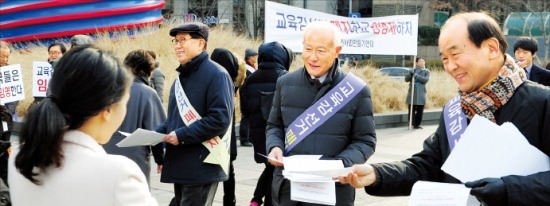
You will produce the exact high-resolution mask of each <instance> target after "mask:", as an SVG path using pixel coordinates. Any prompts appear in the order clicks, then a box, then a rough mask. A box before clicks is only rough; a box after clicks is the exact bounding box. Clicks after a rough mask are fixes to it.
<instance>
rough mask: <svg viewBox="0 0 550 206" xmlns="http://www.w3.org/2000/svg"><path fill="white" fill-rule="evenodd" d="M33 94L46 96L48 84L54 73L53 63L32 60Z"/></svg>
mask: <svg viewBox="0 0 550 206" xmlns="http://www.w3.org/2000/svg"><path fill="white" fill-rule="evenodd" d="M32 70H33V74H32V96H34V97H46V92H47V91H48V84H49V82H50V79H51V78H52V75H53V68H52V65H51V64H50V63H48V62H42V61H33V62H32Z"/></svg>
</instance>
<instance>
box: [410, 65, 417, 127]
mask: <svg viewBox="0 0 550 206" xmlns="http://www.w3.org/2000/svg"><path fill="white" fill-rule="evenodd" d="M414 60H415V61H414V62H413V68H412V69H413V75H412V78H411V84H410V85H411V101H410V102H411V104H410V106H409V111H410V112H409V114H410V117H409V130H411V129H412V119H413V116H414V115H413V114H414V112H413V105H414V101H413V100H414V81H415V78H414V70H415V69H416V55H414Z"/></svg>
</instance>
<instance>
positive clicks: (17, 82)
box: [0, 64, 25, 105]
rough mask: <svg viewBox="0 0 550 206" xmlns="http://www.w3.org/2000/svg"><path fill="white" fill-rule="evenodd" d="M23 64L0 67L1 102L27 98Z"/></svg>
mask: <svg viewBox="0 0 550 206" xmlns="http://www.w3.org/2000/svg"><path fill="white" fill-rule="evenodd" d="M21 74H22V73H21V64H15V65H8V66H3V67H0V104H2V105H3V104H5V103H9V102H15V101H19V100H22V99H25V89H24V88H23V77H22V76H21Z"/></svg>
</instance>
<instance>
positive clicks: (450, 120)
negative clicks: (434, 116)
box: [443, 96, 468, 151]
mask: <svg viewBox="0 0 550 206" xmlns="http://www.w3.org/2000/svg"><path fill="white" fill-rule="evenodd" d="M443 118H444V119H445V130H446V131H447V140H448V141H449V148H450V151H452V150H453V148H454V147H455V145H456V143H457V142H458V140H459V139H460V136H461V135H462V133H464V131H465V130H466V127H468V125H467V123H466V115H465V114H464V112H463V111H462V107H461V106H460V96H456V97H454V98H453V99H451V101H449V103H447V105H445V108H444V110H443Z"/></svg>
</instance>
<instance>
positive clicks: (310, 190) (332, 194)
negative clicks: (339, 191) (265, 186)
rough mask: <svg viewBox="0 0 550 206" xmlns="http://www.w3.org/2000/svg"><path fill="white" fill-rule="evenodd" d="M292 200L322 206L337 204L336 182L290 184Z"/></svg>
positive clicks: (293, 182) (292, 182)
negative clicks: (320, 205)
mask: <svg viewBox="0 0 550 206" xmlns="http://www.w3.org/2000/svg"><path fill="white" fill-rule="evenodd" d="M290 199H291V200H294V201H300V202H309V203H315V204H322V205H335V204H336V187H335V186H334V182H333V181H330V182H296V181H291V182H290Z"/></svg>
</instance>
